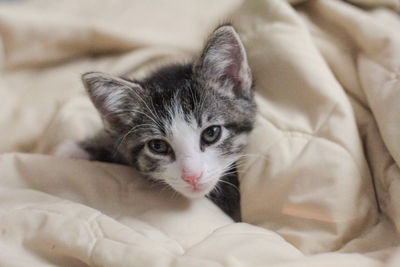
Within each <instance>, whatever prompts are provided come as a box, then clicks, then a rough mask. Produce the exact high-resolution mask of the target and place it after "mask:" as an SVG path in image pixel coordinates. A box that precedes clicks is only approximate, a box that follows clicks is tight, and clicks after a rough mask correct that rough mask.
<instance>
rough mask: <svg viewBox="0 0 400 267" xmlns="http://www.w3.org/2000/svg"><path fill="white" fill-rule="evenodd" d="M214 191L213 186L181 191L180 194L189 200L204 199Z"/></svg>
mask: <svg viewBox="0 0 400 267" xmlns="http://www.w3.org/2000/svg"><path fill="white" fill-rule="evenodd" d="M212 189H213V186H204V185H203V186H202V187H197V188H193V187H191V188H184V189H181V190H179V192H180V193H181V194H182V195H183V196H185V197H187V198H191V199H194V198H199V197H204V196H205V195H207V194H208V193H210V191H211V190H212Z"/></svg>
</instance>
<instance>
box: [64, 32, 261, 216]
mask: <svg viewBox="0 0 400 267" xmlns="http://www.w3.org/2000/svg"><path fill="white" fill-rule="evenodd" d="M82 81H83V84H84V86H85V88H86V90H87V92H88V94H89V96H90V98H91V100H92V102H93V104H94V105H95V107H96V108H97V110H98V111H99V113H100V115H101V117H102V119H103V122H104V126H105V128H104V131H102V132H100V133H98V134H97V135H96V136H95V137H94V138H91V139H89V140H85V141H83V142H81V143H79V144H78V145H79V147H80V148H81V149H80V150H79V147H77V145H76V144H69V145H68V147H69V150H70V151H69V152H65V153H67V154H68V153H70V156H71V155H72V154H73V153H71V147H72V150H74V148H73V146H75V154H77V155H78V156H77V157H81V158H87V159H90V160H100V161H107V162H116V163H121V164H127V165H131V166H133V167H135V168H136V169H138V170H139V171H140V172H141V173H143V174H144V175H145V176H147V177H149V178H151V179H152V180H155V181H162V182H163V183H165V184H168V185H169V186H170V187H172V188H173V189H174V190H176V191H177V192H179V193H181V194H182V195H184V196H186V197H188V198H196V197H200V196H204V195H207V196H208V197H209V198H210V199H211V200H213V201H214V202H215V203H216V204H217V205H218V206H219V207H220V208H221V209H223V210H224V211H225V212H226V213H227V214H228V215H230V216H231V217H232V218H233V219H234V220H236V221H239V220H240V208H239V192H237V187H238V181H237V176H236V175H235V174H234V171H235V162H236V161H237V160H238V159H239V158H240V156H241V152H242V150H243V148H244V146H245V145H246V141H247V136H248V134H249V133H250V131H251V130H252V128H253V124H254V117H255V111H256V104H255V102H254V95H253V86H252V85H253V80H252V76H251V72H250V68H249V66H248V64H247V58H246V53H245V50H244V47H243V45H242V43H241V41H240V39H239V36H238V34H237V33H236V31H235V30H234V28H233V27H232V26H231V25H222V26H220V27H218V28H217V29H216V30H215V31H214V32H213V33H212V34H211V36H210V37H209V39H208V42H207V43H206V45H205V47H204V50H203V51H202V54H201V55H200V57H198V58H197V59H196V60H195V61H194V62H192V63H188V64H174V65H170V66H166V67H162V68H160V69H158V70H157V71H155V72H154V73H152V74H151V75H150V76H148V77H147V78H146V79H144V80H140V81H138V80H128V79H125V78H120V77H114V76H111V75H108V74H104V73H99V72H89V73H86V74H84V75H83V76H82ZM76 148H78V149H76ZM63 150H64V151H66V150H68V149H65V148H64V149H63ZM65 153H64V152H61V154H65ZM72 157H73V155H72ZM218 182H220V184H219V187H220V189H221V191H222V192H218V190H214V189H215V187H216V185H217V183H218ZM231 184H233V186H236V189H235V188H234V187H233V186H232V185H231ZM235 190H236V191H235Z"/></svg>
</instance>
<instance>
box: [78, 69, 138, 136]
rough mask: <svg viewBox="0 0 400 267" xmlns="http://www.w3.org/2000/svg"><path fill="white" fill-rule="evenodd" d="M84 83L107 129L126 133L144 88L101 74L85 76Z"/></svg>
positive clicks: (91, 73) (86, 74)
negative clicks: (138, 97)
mask: <svg viewBox="0 0 400 267" xmlns="http://www.w3.org/2000/svg"><path fill="white" fill-rule="evenodd" d="M82 82H83V84H84V86H85V88H86V91H87V92H88V94H89V96H90V99H91V100H92V102H93V104H94V106H95V107H96V109H97V110H98V111H99V113H100V115H101V117H102V119H103V122H104V124H105V126H106V128H108V129H109V130H113V131H125V130H126V129H127V128H128V127H129V124H130V122H131V120H132V117H133V114H134V109H135V107H136V106H137V101H136V100H137V96H138V94H141V93H142V87H141V86H140V85H139V84H136V83H134V82H129V81H126V80H124V79H121V78H119V77H114V76H112V75H109V74H105V73H101V72H88V73H85V74H83V75H82Z"/></svg>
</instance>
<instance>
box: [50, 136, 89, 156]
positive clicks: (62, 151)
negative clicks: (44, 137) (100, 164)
mask: <svg viewBox="0 0 400 267" xmlns="http://www.w3.org/2000/svg"><path fill="white" fill-rule="evenodd" d="M54 155H55V156H58V157H63V158H70V159H86V160H90V155H89V153H88V152H87V151H86V150H84V149H83V148H81V147H80V146H79V144H78V143H77V142H75V141H72V140H67V141H65V142H63V143H61V144H60V145H59V146H58V147H57V148H56V149H55V152H54Z"/></svg>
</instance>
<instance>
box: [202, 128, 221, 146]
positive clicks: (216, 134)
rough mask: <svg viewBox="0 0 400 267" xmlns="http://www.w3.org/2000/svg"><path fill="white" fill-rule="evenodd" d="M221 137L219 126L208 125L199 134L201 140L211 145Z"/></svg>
mask: <svg viewBox="0 0 400 267" xmlns="http://www.w3.org/2000/svg"><path fill="white" fill-rule="evenodd" d="M220 137H221V126H210V127H208V128H207V129H205V130H204V131H203V133H202V134H201V141H202V142H203V143H204V144H206V145H211V144H213V143H215V142H217V141H218V140H219V138H220Z"/></svg>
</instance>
